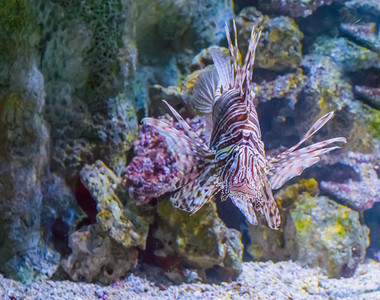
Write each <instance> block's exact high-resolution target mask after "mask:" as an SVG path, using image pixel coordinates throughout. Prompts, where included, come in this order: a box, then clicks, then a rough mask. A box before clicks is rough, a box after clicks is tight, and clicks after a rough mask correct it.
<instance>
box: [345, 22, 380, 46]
mask: <svg viewBox="0 0 380 300" xmlns="http://www.w3.org/2000/svg"><path fill="white" fill-rule="evenodd" d="M377 27H378V25H377V24H376V23H375V22H373V23H364V24H363V23H361V24H351V23H348V24H346V23H342V24H340V27H339V28H340V30H341V31H342V32H343V33H344V34H346V35H348V36H349V37H351V38H352V39H354V40H355V41H356V42H358V43H359V44H364V45H365V46H366V47H368V48H369V49H371V50H372V51H380V37H379V34H378V33H377V31H378V28H377Z"/></svg>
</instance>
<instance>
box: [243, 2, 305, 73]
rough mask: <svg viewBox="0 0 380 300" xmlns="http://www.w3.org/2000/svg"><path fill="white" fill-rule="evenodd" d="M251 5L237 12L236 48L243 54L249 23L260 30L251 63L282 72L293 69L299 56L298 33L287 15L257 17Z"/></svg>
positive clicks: (299, 34) (250, 27)
mask: <svg viewBox="0 0 380 300" xmlns="http://www.w3.org/2000/svg"><path fill="white" fill-rule="evenodd" d="M259 16H260V13H259V12H258V11H257V10H256V9H255V8H253V7H249V8H245V9H243V10H242V11H241V13H240V15H239V19H238V20H237V24H238V25H239V27H241V28H240V29H239V33H238V34H239V36H240V38H239V40H240V41H241V43H240V49H241V51H242V52H243V53H242V55H243V57H244V55H245V51H246V49H247V46H248V44H247V41H248V40H249V36H250V33H251V30H252V26H256V28H257V29H260V30H262V34H261V38H260V42H259V44H258V49H257V52H256V60H255V66H256V67H260V68H264V69H271V70H277V71H282V70H286V69H289V68H297V67H298V66H299V64H300V61H301V58H302V52H301V40H302V38H303V34H302V32H301V31H300V30H299V28H298V26H297V24H296V23H295V22H294V20H293V19H290V18H288V17H276V18H273V19H272V18H269V17H268V16H262V17H259Z"/></svg>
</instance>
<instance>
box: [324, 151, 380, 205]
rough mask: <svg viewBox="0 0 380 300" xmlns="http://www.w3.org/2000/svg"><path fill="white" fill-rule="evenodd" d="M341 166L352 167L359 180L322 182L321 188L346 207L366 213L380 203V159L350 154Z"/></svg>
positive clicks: (342, 161)
mask: <svg viewBox="0 0 380 300" xmlns="http://www.w3.org/2000/svg"><path fill="white" fill-rule="evenodd" d="M340 163H341V164H343V165H345V166H349V167H351V168H352V169H353V170H354V171H355V172H356V175H357V178H354V179H352V178H349V179H348V180H347V181H346V182H343V183H339V182H325V181H322V182H321V188H322V190H324V191H325V192H326V193H328V194H329V195H330V196H331V197H333V198H334V199H337V200H339V201H340V202H342V203H344V204H345V205H347V206H349V207H351V208H353V209H355V210H358V211H364V210H367V209H370V208H372V206H373V205H374V203H376V202H380V178H379V168H380V159H379V158H377V157H375V156H373V155H364V154H361V153H354V152H349V153H347V157H346V158H343V159H342V160H341V161H340Z"/></svg>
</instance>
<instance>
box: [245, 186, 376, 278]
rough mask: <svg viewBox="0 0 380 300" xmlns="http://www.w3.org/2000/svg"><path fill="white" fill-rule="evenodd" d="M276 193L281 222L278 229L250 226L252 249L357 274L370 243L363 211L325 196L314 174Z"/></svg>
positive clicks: (259, 255) (334, 272) (330, 271)
mask: <svg viewBox="0 0 380 300" xmlns="http://www.w3.org/2000/svg"><path fill="white" fill-rule="evenodd" d="M276 199H277V201H278V202H279V205H280V207H281V216H282V219H283V221H284V223H283V225H282V227H281V228H280V230H279V231H278V232H275V233H272V232H270V229H268V228H267V229H262V230H261V232H260V233H259V231H258V230H257V229H256V228H252V229H250V235H251V237H252V241H253V244H252V245H250V246H249V248H248V252H249V253H250V254H251V255H252V256H253V257H254V258H256V259H261V260H268V259H275V260H281V259H296V260H297V261H299V262H300V263H301V264H302V265H307V266H318V267H320V268H321V269H322V270H323V272H325V273H326V274H327V275H328V276H330V277H340V276H343V277H350V276H352V275H353V273H354V272H355V270H356V268H357V266H358V264H359V262H361V261H362V260H363V259H364V257H365V253H366V248H367V247H368V244H369V241H368V235H369V230H368V228H367V227H366V226H364V225H361V224H360V221H359V214H358V213H357V212H355V211H353V210H351V209H350V208H348V207H346V206H343V205H340V204H337V203H336V202H334V201H333V200H331V199H329V198H327V197H325V196H321V195H320V193H319V188H318V184H317V182H316V181H315V180H314V179H309V180H301V181H300V182H299V183H298V184H294V185H291V186H288V187H287V188H285V189H283V190H281V191H280V192H278V193H277V194H276ZM256 234H259V235H261V238H258V237H256V236H255V235H256Z"/></svg>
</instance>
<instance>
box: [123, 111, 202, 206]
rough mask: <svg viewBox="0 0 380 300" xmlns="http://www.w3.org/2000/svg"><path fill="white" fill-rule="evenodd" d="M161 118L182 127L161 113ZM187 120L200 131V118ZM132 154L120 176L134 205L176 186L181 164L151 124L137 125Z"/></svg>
mask: <svg viewBox="0 0 380 300" xmlns="http://www.w3.org/2000/svg"><path fill="white" fill-rule="evenodd" d="M162 119H163V121H165V122H169V123H170V124H172V125H173V126H174V127H176V128H177V129H178V130H183V129H181V127H179V125H178V123H177V122H174V121H173V119H171V118H170V117H167V116H165V117H163V118H162ZM188 121H189V124H190V126H191V127H192V129H193V130H194V131H195V132H197V133H198V134H201V132H202V130H203V127H204V118H194V119H192V120H188ZM201 137H202V134H201ZM135 154H136V155H135V157H134V158H133V160H132V161H131V163H130V164H129V165H128V166H127V167H126V168H125V170H124V172H123V174H122V177H123V185H124V186H125V188H126V189H127V190H128V191H129V194H130V195H131V197H133V198H134V199H135V200H136V201H137V203H138V204H148V203H149V202H150V201H151V200H152V199H153V198H157V197H159V196H162V195H163V194H165V193H167V192H172V191H174V190H175V189H176V183H177V182H178V180H179V179H180V178H182V177H181V176H182V173H181V172H182V168H181V163H180V161H179V160H178V159H177V158H176V155H175V153H173V152H172V151H171V150H170V148H169V147H168V145H167V144H166V143H165V141H164V139H163V138H162V137H161V135H159V134H158V133H157V132H156V131H155V130H154V129H153V128H152V127H150V126H147V125H144V124H143V125H141V126H140V130H139V138H138V140H137V141H136V143H135Z"/></svg>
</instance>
